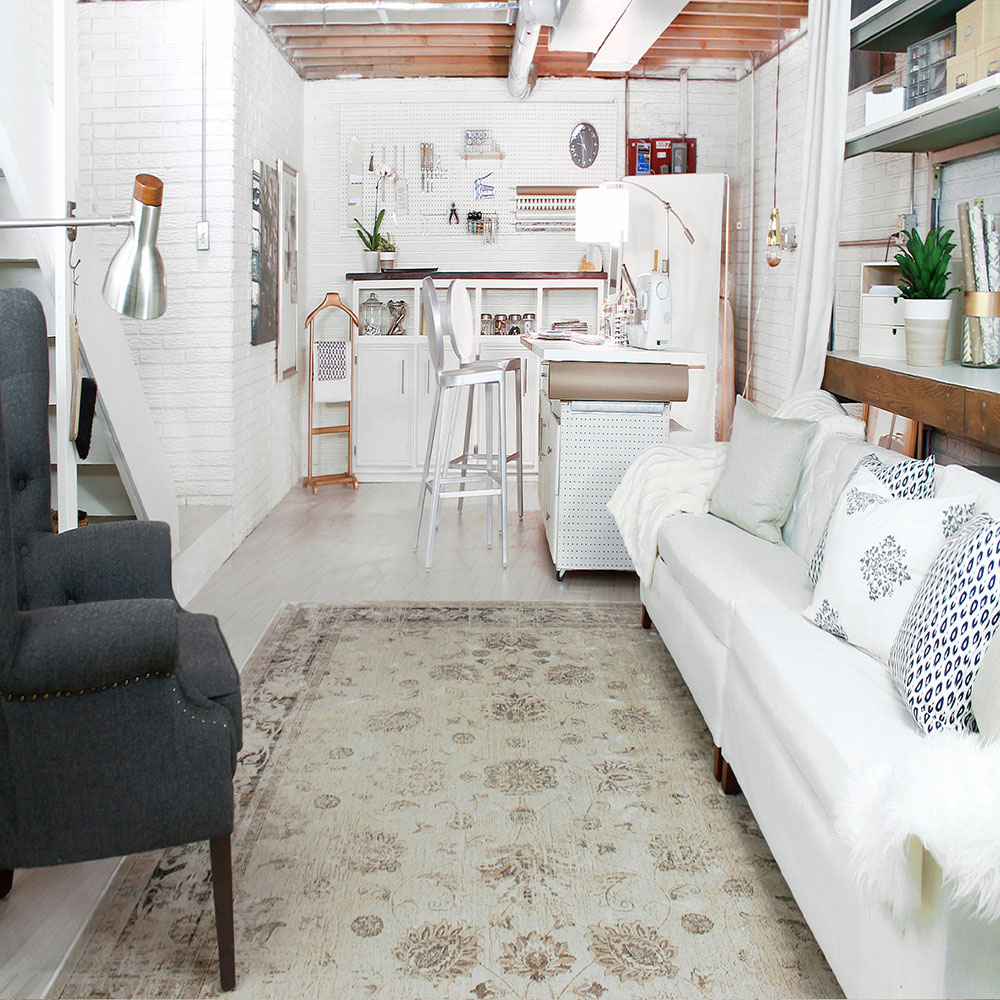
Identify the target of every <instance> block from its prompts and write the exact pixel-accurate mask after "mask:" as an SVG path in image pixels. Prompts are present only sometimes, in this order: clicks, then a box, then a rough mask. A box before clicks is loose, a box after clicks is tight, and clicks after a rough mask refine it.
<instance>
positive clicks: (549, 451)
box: [545, 446, 552, 455]
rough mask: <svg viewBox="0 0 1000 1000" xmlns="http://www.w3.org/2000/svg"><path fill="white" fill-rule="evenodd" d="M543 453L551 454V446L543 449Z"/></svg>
mask: <svg viewBox="0 0 1000 1000" xmlns="http://www.w3.org/2000/svg"><path fill="white" fill-rule="evenodd" d="M545 454H546V455H551V454H552V448H551V446H550V447H548V448H546V449H545Z"/></svg>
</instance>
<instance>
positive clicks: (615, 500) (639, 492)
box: [608, 444, 726, 586]
mask: <svg viewBox="0 0 1000 1000" xmlns="http://www.w3.org/2000/svg"><path fill="white" fill-rule="evenodd" d="M725 460H726V446H725V445H724V444H688V445H683V444H678V445H656V446H654V447H652V448H649V449H647V450H646V451H644V452H643V453H642V454H641V455H640V456H639V457H638V458H637V459H636V460H635V461H634V462H633V463H632V464H631V465H630V466H629V467H628V469H627V470H626V472H625V475H624V476H623V477H622V481H621V482H620V483H619V484H618V488H617V489H616V490H615V492H614V493H613V494H612V495H611V499H610V500H609V501H608V510H610V511H611V514H612V516H613V517H614V519H615V521H616V522H617V524H618V530H619V531H620V532H621V536H622V541H623V542H624V543H625V548H626V549H627V550H628V554H629V555H630V556H631V557H632V565H633V566H635V571H636V573H638V575H639V579H640V580H641V581H642V582H643V583H645V584H646V585H647V586H648V585H649V584H650V583H651V582H652V579H653V568H654V567H655V565H656V536H657V534H658V533H659V530H660V525H661V524H662V523H663V521H664V520H665V519H666V518H668V517H671V516H673V515H674V514H707V513H708V504H709V501H710V500H711V499H712V490H713V489H715V484H716V483H717V482H718V481H719V477H720V476H721V475H722V466H723V464H724V463H725Z"/></svg>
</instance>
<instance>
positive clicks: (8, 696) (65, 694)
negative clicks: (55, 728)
mask: <svg viewBox="0 0 1000 1000" xmlns="http://www.w3.org/2000/svg"><path fill="white" fill-rule="evenodd" d="M173 676H174V672H173V671H172V670H167V671H161V670H152V671H150V672H149V673H148V674H146V675H145V679H146V680H147V681H148V680H150V679H151V678H153V677H173ZM142 679H143V678H142V677H141V676H139V677H136V678H135V679H134V680H132V681H129V680H128V679H126V680H123V681H122V682H121V684H122V687H128V686H129V684H130V683H131V684H133V685H135V684H138V683H139V682H140V681H141V680H142ZM109 687H111V688H113V689H114V688H117V687H118V681H112V683H111V684H110V685H108V684H102V685H101V686H100V687H99V688H98V687H96V686H95V687H92V688H91V689H90V693H91V694H96V693H97V692H98V691H107V690H108V688H109ZM173 690H174V693H175V694H176V693H177V688H176V687H175V688H174V689H173ZM86 693H87V690H86V688H80V690H79V691H77V694H78V695H83V694H86ZM72 694H73V692H72V691H53V692H48V691H45V692H43V693H41V694H31V695H24V694H13V693H11V692H9V691H8V692H6V693H4V692H3V691H0V698H3V699H4V700H5V701H15V700H16V701H19V702H20V701H25V700H29V701H38V700H39V699H41V700H42V701H48V700H49V697H50V696H51V697H52V698H69V697H71V696H72ZM177 704H178V705H179V704H180V701H178V702H177Z"/></svg>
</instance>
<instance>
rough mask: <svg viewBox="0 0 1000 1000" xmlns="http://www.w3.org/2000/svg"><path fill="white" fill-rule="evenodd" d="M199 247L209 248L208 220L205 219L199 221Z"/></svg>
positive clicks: (202, 248) (200, 248)
mask: <svg viewBox="0 0 1000 1000" xmlns="http://www.w3.org/2000/svg"><path fill="white" fill-rule="evenodd" d="M198 249H199V250H207V249H208V222H207V220H206V221H203V222H199V223H198Z"/></svg>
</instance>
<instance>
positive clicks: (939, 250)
mask: <svg viewBox="0 0 1000 1000" xmlns="http://www.w3.org/2000/svg"><path fill="white" fill-rule="evenodd" d="M952 232H953V231H952V230H951V229H948V230H947V231H945V232H942V231H941V230H940V228H934V229H931V230H930V231H929V232H928V233H927V236H926V238H925V239H923V240H921V239H920V234H919V233H918V232H917V231H916V229H911V230H910V231H909V232H908V233H907V234H906V246H905V248H904V249H903V250H901V251H900V252H899V253H898V254H896V263H897V264H898V265H899V274H900V280H899V291H900V294H901V295H902V297H903V318H904V319H905V321H906V363H907V364H910V365H920V366H932V365H943V364H944V360H945V353H946V350H947V345H948V324H949V322H950V320H951V308H952V300H951V298H949V296H950V295H951V293H952V292H954V291H956V290H957V289H955V288H948V267H949V265H950V263H951V252H952V250H954V249H955V244H954V243H950V242H948V241H949V240H950V238H951V236H952Z"/></svg>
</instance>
